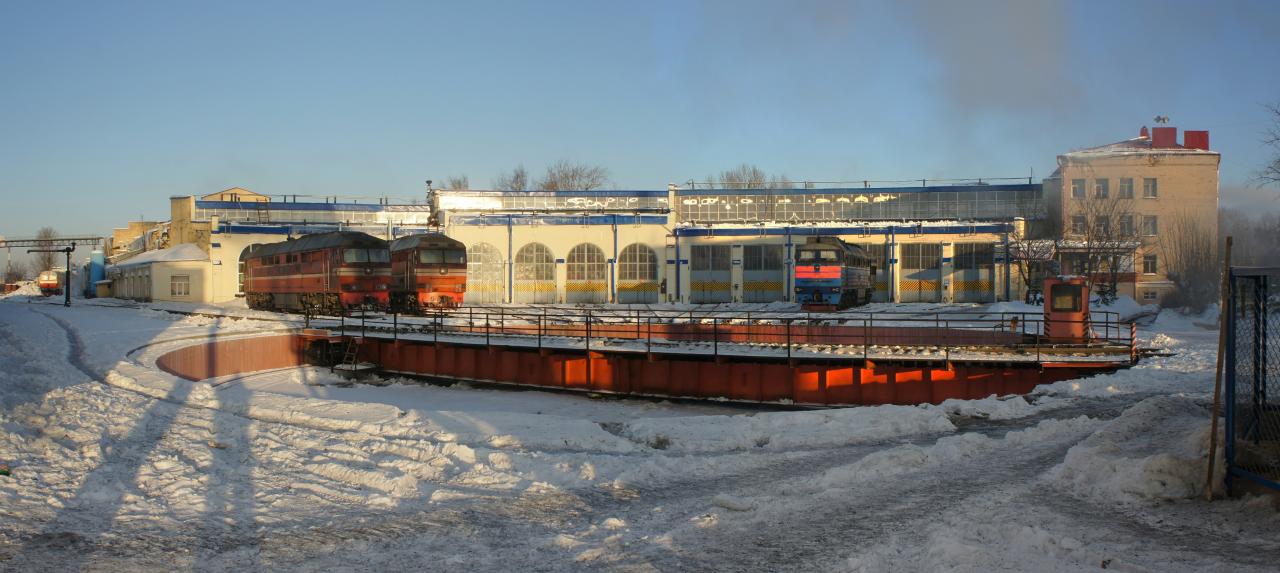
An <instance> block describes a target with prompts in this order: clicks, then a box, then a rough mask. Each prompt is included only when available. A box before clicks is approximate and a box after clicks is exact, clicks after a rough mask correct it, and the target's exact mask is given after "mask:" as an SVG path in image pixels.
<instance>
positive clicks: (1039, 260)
mask: <svg viewBox="0 0 1280 573" xmlns="http://www.w3.org/2000/svg"><path fill="white" fill-rule="evenodd" d="M1056 235H1057V233H1056V229H1055V230H1050V229H1047V228H1042V229H1040V230H1039V231H1037V230H1036V229H1035V228H1034V227H1033V226H1032V223H1030V222H1027V223H1026V224H1023V225H1020V226H1016V227H1014V229H1013V232H1012V233H1010V234H1009V253H1008V257H1009V260H1010V262H1012V263H1013V266H1014V268H1015V269H1017V271H1018V275H1019V276H1020V278H1021V279H1022V284H1023V286H1024V287H1026V290H1027V291H1029V292H1030V291H1039V290H1040V289H1041V288H1042V286H1043V284H1044V282H1043V281H1044V278H1045V276H1046V275H1048V274H1049V272H1050V268H1051V267H1052V266H1053V265H1054V262H1053V261H1054V260H1055V259H1056V258H1057V257H1058V243H1057V241H1055V240H1054V239H1053V238H1052V237H1054V236H1056Z"/></svg>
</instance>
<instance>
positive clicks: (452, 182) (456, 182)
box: [444, 175, 471, 191]
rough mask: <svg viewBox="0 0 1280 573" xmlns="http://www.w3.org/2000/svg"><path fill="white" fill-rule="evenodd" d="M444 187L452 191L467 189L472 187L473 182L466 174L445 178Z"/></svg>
mask: <svg viewBox="0 0 1280 573" xmlns="http://www.w3.org/2000/svg"><path fill="white" fill-rule="evenodd" d="M444 188H445V189H448V190H450V191H466V190H467V189H470V188H471V182H470V181H468V180H467V176H466V175H462V176H459V177H449V178H447V179H445V180H444Z"/></svg>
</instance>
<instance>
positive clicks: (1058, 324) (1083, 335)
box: [1044, 276, 1093, 343]
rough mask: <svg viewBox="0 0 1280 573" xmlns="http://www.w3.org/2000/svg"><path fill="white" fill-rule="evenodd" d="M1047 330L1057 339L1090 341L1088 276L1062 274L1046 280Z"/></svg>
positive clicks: (1045, 320) (1061, 340)
mask: <svg viewBox="0 0 1280 573" xmlns="http://www.w3.org/2000/svg"><path fill="white" fill-rule="evenodd" d="M1044 292H1045V297H1044V330H1045V332H1044V334H1045V336H1047V337H1048V338H1049V340H1050V341H1053V342H1074V343H1083V342H1088V341H1089V339H1090V338H1092V336H1093V332H1092V329H1091V328H1090V326H1091V325H1090V324H1089V286H1088V284H1087V283H1086V282H1085V280H1084V277H1066V276H1059V277H1053V278H1047V279H1045V280H1044Z"/></svg>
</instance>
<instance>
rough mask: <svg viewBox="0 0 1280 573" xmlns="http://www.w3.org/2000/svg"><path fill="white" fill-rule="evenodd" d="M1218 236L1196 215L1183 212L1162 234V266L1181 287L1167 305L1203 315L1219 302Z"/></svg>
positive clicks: (1160, 256) (1160, 246)
mask: <svg viewBox="0 0 1280 573" xmlns="http://www.w3.org/2000/svg"><path fill="white" fill-rule="evenodd" d="M1214 243H1215V237H1213V235H1212V233H1210V232H1209V229H1208V228H1207V227H1206V226H1205V225H1204V223H1202V222H1201V221H1200V218H1199V217H1197V216H1196V215H1195V214H1193V213H1190V212H1187V211H1179V212H1178V213H1177V214H1176V215H1174V216H1173V218H1172V219H1171V220H1170V221H1169V222H1168V223H1166V224H1165V225H1164V229H1162V230H1161V233H1160V241H1159V249H1158V251H1159V253H1160V255H1159V258H1157V259H1156V260H1157V262H1158V263H1162V264H1163V265H1164V272H1165V275H1166V276H1168V277H1169V280H1170V281H1172V282H1173V284H1174V286H1175V287H1176V288H1177V291H1176V296H1173V297H1165V299H1164V301H1163V302H1164V304H1165V305H1166V306H1187V307H1191V309H1192V310H1194V311H1196V312H1199V311H1202V310H1204V308H1205V307H1206V306H1208V305H1209V303H1211V302H1213V301H1215V300H1218V282H1219V280H1220V278H1221V277H1220V276H1219V272H1220V271H1219V269H1218V249H1217V246H1216V245H1215V244H1214Z"/></svg>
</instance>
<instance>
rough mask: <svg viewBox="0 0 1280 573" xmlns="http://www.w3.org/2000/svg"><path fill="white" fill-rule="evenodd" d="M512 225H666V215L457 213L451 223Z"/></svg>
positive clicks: (480, 225)
mask: <svg viewBox="0 0 1280 573" xmlns="http://www.w3.org/2000/svg"><path fill="white" fill-rule="evenodd" d="M508 221H510V224H512V225H666V224H667V217H666V216H665V215H576V216H575V215H546V216H539V215H488V216H483V215H455V216H453V217H449V224H450V225H462V226H468V227H487V226H506V225H507V224H508Z"/></svg>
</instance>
